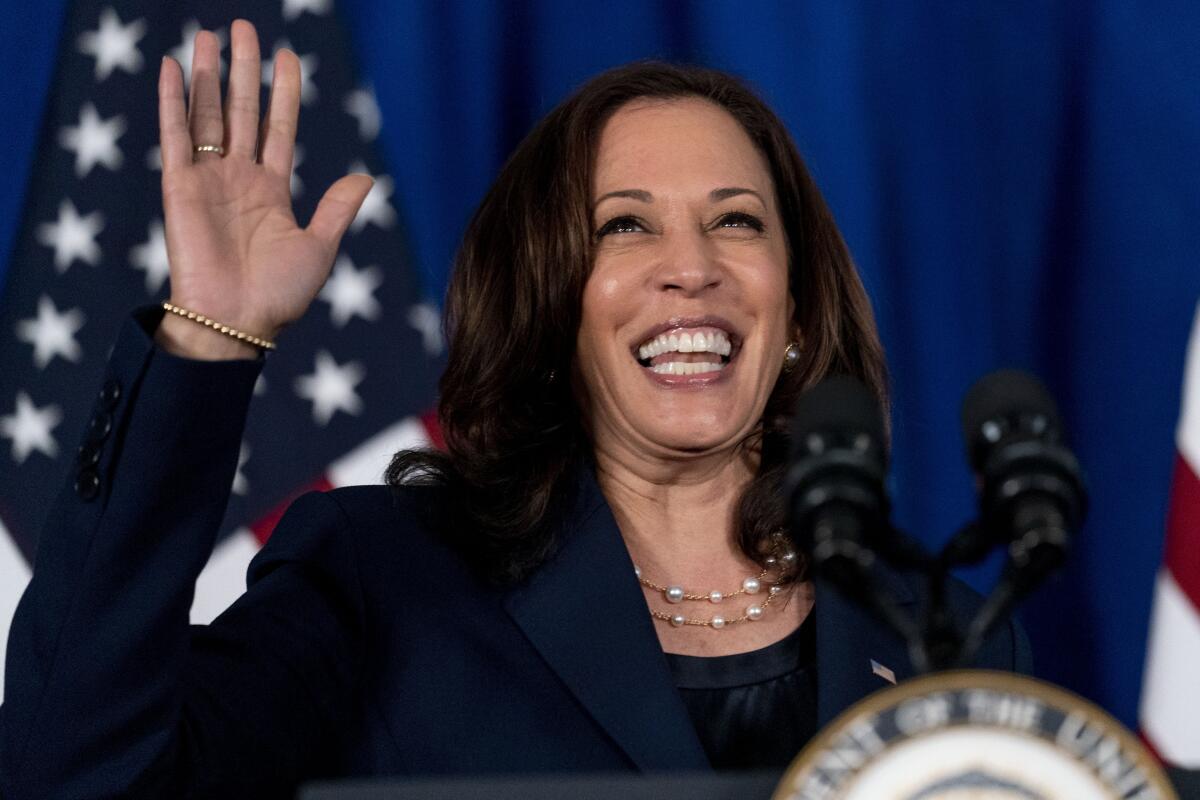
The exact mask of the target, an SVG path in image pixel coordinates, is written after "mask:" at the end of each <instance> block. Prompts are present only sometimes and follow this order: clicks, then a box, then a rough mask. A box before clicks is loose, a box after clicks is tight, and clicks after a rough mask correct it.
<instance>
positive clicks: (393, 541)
mask: <svg viewBox="0 0 1200 800" xmlns="http://www.w3.org/2000/svg"><path fill="white" fill-rule="evenodd" d="M159 313H160V312H159ZM158 319H159V314H158V313H155V312H143V313H141V314H140V316H139V317H138V318H137V320H136V321H133V320H131V321H130V323H128V324H127V325H126V327H125V329H124V330H123V331H122V333H121V336H120V337H119V339H118V342H117V345H116V347H115V348H114V350H113V353H112V356H111V358H110V361H109V367H108V375H107V376H106V381H105V386H104V389H103V391H102V392H101V395H100V397H99V399H98V400H97V405H96V412H95V418H94V420H93V424H92V425H90V426H89V430H88V434H87V435H86V436H85V439H84V444H83V448H84V454H85V456H87V457H85V458H82V459H81V461H80V467H79V469H78V472H77V473H76V474H75V475H73V476H71V480H70V481H69V482H68V485H67V486H66V487H64V490H63V492H62V494H61V495H60V496H59V498H58V500H57V502H56V504H55V506H54V508H53V510H52V512H51V514H50V518H49V522H48V524H47V527H46V529H45V532H44V534H43V537H42V540H41V542H40V545H39V551H38V556H37V560H36V565H35V569H34V574H33V579H32V581H31V582H30V584H29V587H28V589H27V590H26V592H25V595H24V597H23V598H22V600H21V603H20V606H19V608H18V610H17V614H16V617H15V618H14V620H13V625H12V630H11V634H10V638H9V644H8V662H7V675H6V687H5V697H4V703H3V705H2V706H0V795H2V796H3V797H5V798H9V800H15V798H26V797H30V798H32V797H118V796H119V797H130V796H148V797H158V796H172V797H184V796H221V797H236V796H256V797H259V796H290V793H291V792H292V791H293V789H294V787H295V785H296V784H297V783H298V782H300V781H302V780H304V779H305V778H309V777H315V776H332V775H434V774H442V775H445V774H459V773H475V774H480V773H541V772H563V771H591V772H595V771H607V770H640V771H655V770H706V769H710V768H711V767H710V765H709V763H708V761H707V759H706V757H705V754H704V751H703V749H702V747H701V745H700V742H699V740H698V738H697V736H696V733H695V730H694V728H693V726H692V723H691V720H690V718H689V717H688V714H687V711H686V709H685V707H684V705H683V702H682V700H681V699H680V696H679V694H678V692H677V691H676V689H675V687H674V686H673V684H672V680H671V676H670V673H669V671H668V668H667V663H666V659H665V658H664V656H663V653H662V650H661V647H660V644H659V641H658V638H657V636H656V634H655V630H654V625H653V622H652V621H651V618H650V616H649V614H648V609H647V605H646V602H645V599H644V596H643V594H642V591H641V589H640V587H639V585H638V583H637V580H636V578H635V576H634V573H633V564H632V562H631V561H630V557H629V554H628V552H627V551H626V549H625V546H624V544H623V542H622V539H621V536H620V532H619V531H618V529H617V526H616V523H615V522H614V520H613V516H612V514H611V512H610V510H609V508H608V505H607V504H606V502H605V500H604V497H603V495H602V494H601V493H600V491H599V489H598V488H597V487H596V485H595V482H594V479H592V477H591V476H590V475H585V476H582V477H581V488H580V491H579V493H578V501H577V502H576V504H575V506H574V511H573V513H572V514H571V515H570V524H569V525H568V526H567V529H566V530H565V531H564V535H563V537H562V543H561V547H560V549H559V550H558V552H557V553H556V554H555V555H554V557H553V558H552V559H551V560H550V561H549V562H547V563H546V564H545V565H544V566H542V567H541V568H539V569H538V571H537V572H536V573H535V574H534V575H533V576H532V577H531V578H530V579H529V580H528V581H526V582H525V583H523V584H521V585H520V586H518V587H516V588H513V589H509V590H503V591H502V590H497V589H493V588H489V587H488V586H487V585H485V584H484V583H482V582H480V581H479V580H477V579H476V577H474V575H473V574H472V573H471V572H470V570H468V568H467V567H466V566H465V564H464V562H463V560H462V559H461V558H460V557H459V556H458V555H457V554H456V553H455V551H454V550H453V549H452V548H451V547H449V546H448V545H447V544H446V543H445V542H444V541H443V540H442V539H441V538H439V537H438V536H436V535H434V534H433V533H431V532H430V531H429V530H428V529H427V527H426V526H425V525H424V524H422V523H421V519H423V518H424V517H425V516H426V512H428V511H429V510H430V509H432V508H434V507H436V504H438V503H447V502H453V497H448V496H446V492H445V490H440V489H430V488H423V489H419V488H410V489H406V490H403V491H394V490H391V489H388V488H385V487H382V486H365V487H355V488H348V489H338V490H335V491H332V492H328V493H312V494H308V495H306V496H304V497H302V498H301V499H300V500H298V501H297V502H296V503H295V504H293V505H292V507H291V508H290V510H289V511H288V512H287V514H286V515H285V516H284V518H283V520H282V521H281V522H280V523H279V525H278V527H277V529H276V531H275V533H274V535H273V536H272V538H271V539H270V541H269V542H268V543H267V545H266V546H265V547H264V548H263V550H262V551H261V552H260V553H259V555H258V556H257V557H256V558H255V559H254V561H253V563H252V564H251V567H250V571H249V576H248V583H249V588H248V590H247V592H246V593H245V594H244V595H243V596H242V597H241V598H240V599H239V600H238V601H237V602H236V603H235V604H234V605H233V606H232V607H231V608H230V609H229V610H228V611H227V612H225V613H224V614H223V615H221V617H220V618H219V619H217V620H216V621H215V622H213V623H212V624H211V625H208V626H190V625H189V623H188V609H189V606H190V604H191V599H192V587H193V584H194V581H195V578H196V576H197V575H198V574H199V572H200V570H201V568H202V567H203V565H204V563H205V561H206V559H207V557H208V555H209V553H210V551H211V549H212V547H213V544H214V537H215V535H216V531H217V529H218V526H219V524H220V520H221V516H222V514H223V511H224V507H225V504H226V502H227V499H228V493H229V487H230V485H231V482H232V478H233V474H234V470H235V467H236V460H237V453H238V447H239V443H240V440H241V435H242V427H243V424H244V421H245V413H246V408H247V405H248V403H249V400H250V396H251V390H252V388H253V385H254V381H255V378H256V376H257V373H258V370H259V366H260V365H259V364H258V363H255V362H248V361H246V362H195V361H189V360H186V359H180V358H176V357H173V356H171V355H169V354H167V353H165V352H164V351H162V350H160V349H158V348H156V347H154V345H153V343H152V340H151V338H150V335H149V331H152V330H153V329H154V327H155V326H156V325H157V321H158ZM887 580H889V582H890V583H891V584H892V585H891V588H892V590H893V591H895V592H897V594H898V595H899V596H900V598H901V600H902V602H904V603H906V604H914V603H916V602H917V601H918V595H919V593H918V592H917V591H916V587H917V584H915V583H914V582H913V581H911V579H910V578H907V577H904V576H900V575H892V576H890V577H888V578H887ZM952 595H953V600H954V602H955V607H956V609H957V611H958V612H960V613H961V614H967V613H970V612H971V611H972V610H973V609H974V608H975V607H976V606H977V598H975V597H974V596H973V595H971V594H970V593H969V592H968V591H967V590H965V589H963V588H962V587H960V586H956V587H954V588H953V589H952ZM816 598H817V599H816V605H815V610H814V613H815V615H816V617H815V624H816V636H817V642H818V644H817V676H818V679H817V686H818V712H819V717H820V719H819V721H820V723H822V724H824V723H825V722H827V721H829V720H830V719H831V718H832V717H833V716H835V715H836V714H838V713H839V712H840V711H842V710H843V709H845V708H846V707H847V706H849V705H850V704H852V703H854V702H855V701H856V700H858V699H860V698H862V697H864V696H865V695H867V694H869V693H870V692H872V691H874V690H875V689H878V688H880V687H881V686H884V685H885V684H884V681H883V679H882V678H880V677H878V676H877V675H875V674H873V671H872V665H871V661H872V660H874V661H876V662H879V663H881V664H883V665H886V666H887V667H889V668H891V669H892V670H894V671H895V673H896V675H897V676H898V677H899V678H901V679H902V678H904V677H906V676H907V675H909V674H910V669H909V666H908V657H907V654H906V651H905V646H904V644H903V643H902V642H901V641H899V640H898V639H897V638H896V637H895V636H894V635H893V634H892V633H891V632H890V631H888V630H887V629H886V628H884V627H883V626H882V625H881V624H880V623H878V622H877V621H875V620H874V619H873V618H871V617H870V616H869V615H868V614H866V613H865V612H863V611H861V610H860V609H858V608H857V607H856V606H854V605H852V604H849V603H847V602H845V601H844V600H843V599H842V598H841V597H839V596H838V595H837V594H836V593H834V592H832V591H828V590H826V589H825V588H824V587H821V586H818V588H817V595H816ZM978 663H979V665H981V666H986V667H991V668H996V669H1006V670H1013V669H1016V670H1021V671H1027V670H1028V669H1029V650H1028V644H1027V642H1026V640H1025V639H1024V636H1023V634H1022V633H1021V632H1020V630H1019V628H1017V627H1016V626H1015V625H1011V624H1010V625H1006V626H1004V627H1002V628H1001V629H1000V630H999V631H998V633H997V634H996V635H994V636H993V637H992V638H991V639H990V640H989V641H988V643H987V646H986V647H985V648H984V650H983V651H982V652H981V653H980V656H979V659H978Z"/></svg>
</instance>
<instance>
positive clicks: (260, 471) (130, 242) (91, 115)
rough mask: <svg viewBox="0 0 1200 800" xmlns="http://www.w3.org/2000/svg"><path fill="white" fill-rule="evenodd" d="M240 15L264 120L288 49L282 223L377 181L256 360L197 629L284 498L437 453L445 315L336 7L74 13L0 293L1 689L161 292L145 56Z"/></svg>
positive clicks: (224, 34) (162, 7)
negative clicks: (100, 410)
mask: <svg viewBox="0 0 1200 800" xmlns="http://www.w3.org/2000/svg"><path fill="white" fill-rule="evenodd" d="M239 16H240V17H244V18H247V19H249V20H250V21H251V22H252V23H254V24H255V26H256V27H257V29H258V31H259V36H260V39H261V42H262V44H263V53H264V64H263V75H264V87H263V89H264V103H263V107H264V108H265V107H266V105H265V97H266V95H265V92H266V89H267V84H266V82H267V80H268V79H269V76H270V70H271V58H270V54H271V53H273V52H274V51H275V50H277V49H279V48H281V47H287V48H290V49H292V50H294V51H295V52H296V53H297V54H298V55H299V57H300V61H301V71H302V74H303V80H304V84H303V90H302V99H301V111H300V128H299V136H298V141H297V147H296V163H295V170H294V174H293V178H292V194H293V200H294V203H295V207H296V215H297V218H298V219H299V220H300V221H301V223H302V224H303V223H305V222H306V221H307V219H308V218H309V216H311V214H312V212H313V210H314V208H315V207H316V202H317V199H318V198H319V197H320V195H321V193H322V192H323V191H324V190H325V188H326V187H328V186H329V185H330V184H331V183H332V182H333V181H334V180H336V179H337V178H339V177H341V176H342V175H344V174H346V173H347V172H350V171H356V172H367V173H369V174H371V175H372V176H373V177H374V178H375V186H374V188H373V189H372V190H371V194H370V196H369V197H368V198H367V200H366V202H365V203H364V205H363V208H362V210H361V211H360V212H359V214H358V216H357V217H356V218H355V220H354V222H353V223H352V225H351V227H350V230H349V231H348V232H347V234H346V237H345V238H344V239H343V241H342V248H341V251H340V253H339V254H338V257H337V260H336V263H335V264H334V268H333V272H332V274H331V276H330V278H329V280H328V282H327V283H326V284H325V286H324V288H323V289H322V290H321V293H320V296H319V297H318V298H317V300H316V301H315V302H314V303H313V306H312V307H311V308H310V309H309V312H308V314H307V315H306V316H305V317H304V319H302V320H301V321H300V322H299V323H297V324H296V325H295V326H294V327H293V328H292V329H290V330H288V331H287V332H285V333H284V335H283V336H282V337H281V339H280V342H279V351H278V352H277V353H274V354H272V355H271V356H270V357H269V358H268V359H267V363H266V367H265V368H264V370H263V373H262V378H261V380H260V381H259V384H258V385H257V386H256V388H255V394H256V397H255V399H254V402H253V403H252V405H251V411H250V419H249V423H248V426H247V430H246V434H245V438H244V440H243V442H242V446H241V453H240V457H239V464H238V471H237V477H236V479H235V481H234V484H233V487H232V489H233V495H232V499H231V501H230V505H229V510H228V514H227V516H226V520H225V526H224V527H225V530H224V531H223V534H224V535H223V537H222V539H221V542H220V544H219V545H218V547H217V550H216V551H215V552H214V554H213V557H212V559H211V560H210V562H209V565H208V567H207V568H206V570H205V573H204V574H203V575H202V576H201V578H200V581H199V583H198V585H197V597H196V605H195V607H194V608H193V619H194V620H195V621H208V620H210V619H211V618H212V617H213V616H215V615H216V614H217V613H219V612H220V611H221V610H222V609H223V608H224V607H225V606H226V605H227V604H228V603H229V602H231V601H232V600H233V599H234V598H235V597H236V596H237V595H238V594H239V593H240V592H241V591H242V589H244V586H245V582H244V581H245V579H244V574H245V567H246V564H247V563H248V561H249V559H250V558H251V557H252V556H253V554H254V552H255V551H256V550H257V549H258V547H260V546H261V544H262V542H264V541H265V539H266V537H267V536H269V535H270V532H271V528H272V526H273V523H274V520H275V519H277V517H278V513H279V512H280V510H281V507H282V506H283V505H285V504H286V503H287V502H288V501H289V500H290V499H291V498H292V497H294V496H296V495H297V494H299V493H301V492H302V491H304V490H306V489H308V488H312V487H329V486H337V485H344V484H352V483H378V482H379V481H380V480H381V476H382V472H383V468H384V467H385V466H386V464H387V461H388V459H389V457H390V455H391V454H392V453H393V452H395V451H396V450H398V449H400V448H403V447H413V446H426V445H428V444H429V443H430V442H431V441H433V443H435V444H436V443H437V441H436V428H435V425H434V423H433V419H432V417H431V416H430V415H429V414H427V413H425V412H426V410H427V409H428V408H430V406H431V404H432V398H433V393H434V386H435V381H436V377H437V374H438V372H439V370H440V356H441V354H442V349H443V342H442V339H441V331H440V316H439V312H438V310H437V308H436V307H435V306H434V305H431V304H429V303H426V302H422V299H421V298H422V291H421V288H420V286H419V285H418V282H417V279H416V271H415V269H414V268H413V266H412V264H411V262H410V258H409V256H408V254H407V252H406V250H405V247H404V242H403V238H402V230H401V222H400V217H399V213H398V209H397V204H396V198H395V197H394V188H395V187H394V184H393V181H392V179H391V178H390V177H389V176H388V175H387V174H386V169H385V168H384V166H383V164H382V162H381V160H380V157H379V154H378V153H377V152H376V150H375V146H374V142H375V139H376V137H377V135H378V133H379V127H380V114H379V109H378V107H377V106H376V104H375V101H374V97H373V93H372V91H371V89H370V87H369V86H365V85H362V84H361V83H359V82H358V80H357V79H356V76H355V73H354V69H353V65H352V63H351V61H350V58H349V55H350V52H351V51H350V48H349V46H348V41H347V37H346V34H345V31H344V29H343V28H342V26H341V24H340V23H339V21H338V19H337V18H336V14H335V11H334V8H333V3H332V0H273V1H272V2H269V3H259V4H255V6H254V8H253V10H252V11H251V12H250V13H247V8H246V3H245V2H244V0H243V2H234V1H232V0H205V2H203V3H199V2H194V3H190V2H179V3H162V2H157V1H152V0H141V1H140V2H88V1H84V2H76V3H74V4H73V5H72V7H71V9H70V12H69V14H68V17H67V20H66V23H65V26H64V32H63V38H62V40H61V44H60V52H59V59H58V65H57V70H56V73H55V79H54V83H53V89H52V95H51V97H50V98H49V102H48V104H47V111H46V117H45V119H44V122H43V125H42V129H41V137H40V142H39V147H38V152H37V161H36V163H35V165H34V168H33V172H32V178H31V184H30V186H29V190H28V193H27V200H26V206H25V211H24V219H23V223H22V226H21V230H20V232H19V234H18V239H17V246H16V249H15V251H14V253H13V258H12V261H11V262H10V265H9V268H8V272H7V278H6V281H5V285H4V292H3V296H2V297H0V364H2V365H3V369H2V370H0V523H2V524H0V686H2V685H3V658H2V656H3V643H4V642H5V641H6V640H7V632H8V626H9V621H10V619H11V616H12V613H13V610H14V608H15V606H16V603H17V600H18V599H19V597H20V594H21V591H22V590H23V588H24V586H25V584H26V583H27V582H28V579H29V574H30V567H29V565H30V564H31V563H32V559H33V557H34V554H35V553H36V550H37V539H38V534H39V532H40V528H41V525H42V522H43V519H44V518H45V515H46V512H47V510H48V507H49V505H50V504H51V503H52V502H53V501H54V498H55V496H56V495H57V494H58V492H59V491H60V490H61V489H62V487H63V486H64V485H65V481H66V480H67V476H68V474H69V473H71V472H72V471H73V470H72V467H73V463H72V462H73V460H74V458H75V455H76V452H75V451H76V446H77V444H78V442H79V439H80V437H81V434H82V430H83V426H84V424H85V422H86V420H87V419H88V415H89V414H90V412H91V409H92V406H93V403H94V401H95V396H96V392H97V391H98V390H99V388H100V380H101V376H102V372H103V369H104V363H105V360H106V358H107V356H108V353H109V351H110V348H111V345H112V342H113V340H114V338H115V335H116V332H117V330H118V328H119V327H120V324H121V323H122V321H123V320H124V319H125V318H126V317H127V316H128V315H129V312H130V311H131V310H132V309H134V308H136V307H138V306H141V305H145V304H147V303H154V302H158V301H161V300H163V299H165V298H166V297H167V291H168V287H167V260H166V247H165V244H164V239H163V223H162V206H161V202H160V189H159V180H160V170H161V166H160V161H159V152H158V146H157V132H158V124H157V99H156V98H157V95H156V90H155V86H156V79H157V74H158V65H159V60H160V58H161V57H162V56H163V55H171V56H173V57H175V58H176V59H177V60H178V61H179V62H180V64H182V65H183V67H184V75H185V77H186V76H187V74H188V71H189V69H190V64H191V50H192V39H193V37H194V35H195V33H196V31H197V30H200V29H201V28H202V27H203V28H206V29H208V30H214V31H216V32H217V34H218V36H219V37H220V38H221V40H222V43H223V44H224V45H227V41H228V25H229V23H230V22H231V21H232V20H233V19H234V18H235V17H239ZM223 54H224V57H225V59H226V60H227V59H228V50H227V49H225V50H223ZM223 66H224V65H223ZM431 432H432V433H431ZM431 437H433V438H432V439H431Z"/></svg>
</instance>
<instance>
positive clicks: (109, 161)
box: [58, 103, 126, 178]
mask: <svg viewBox="0 0 1200 800" xmlns="http://www.w3.org/2000/svg"><path fill="white" fill-rule="evenodd" d="M125 128H126V125H125V118H124V117H123V116H121V115H120V114H117V115H116V116H114V117H111V118H109V119H100V114H99V113H97V111H96V107H95V106H94V105H92V104H91V103H87V104H86V105H84V106H83V108H81V109H80V110H79V124H78V125H76V126H70V125H68V126H66V127H64V128H63V129H62V130H61V131H59V134H58V143H59V144H61V145H62V146H63V147H65V148H66V149H68V150H70V151H71V152H73V153H74V154H75V175H76V176H78V177H79V178H86V177H87V175H88V173H89V172H91V171H92V167H94V166H96V165H97V164H103V165H104V166H106V167H108V168H109V169H111V170H114V171H116V170H118V169H120V168H121V162H122V161H123V160H124V158H123V156H122V155H121V149H120V148H119V147H117V139H120V138H121V136H122V134H124V133H125Z"/></svg>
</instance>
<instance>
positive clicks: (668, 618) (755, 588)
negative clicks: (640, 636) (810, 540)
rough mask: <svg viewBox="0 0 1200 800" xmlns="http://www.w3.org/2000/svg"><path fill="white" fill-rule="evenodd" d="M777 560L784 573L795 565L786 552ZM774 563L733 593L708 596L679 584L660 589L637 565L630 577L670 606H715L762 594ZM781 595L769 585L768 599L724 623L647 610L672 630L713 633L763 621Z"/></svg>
mask: <svg viewBox="0 0 1200 800" xmlns="http://www.w3.org/2000/svg"><path fill="white" fill-rule="evenodd" d="M778 560H779V561H782V562H783V563H784V564H785V565H786V566H785V569H786V568H787V567H790V566H791V564H792V563H794V562H795V560H796V554H795V553H793V552H791V551H790V550H789V551H788V552H786V553H784V554H783V555H782V556H780V557H779V559H778ZM775 563H776V559H775V558H774V557H773V556H772V557H770V558H768V559H767V564H768V567H767V569H764V570H763V571H762V572H760V573H758V575H751V576H749V577H747V578H746V579H745V580H743V581H742V586H741V588H740V589H737V590H735V591H732V592H721V591H718V590H716V589H714V590H712V591H711V592H707V593H704V594H695V593H690V592H687V591H685V590H684V588H683V587H682V586H679V585H678V584H672V585H669V586H662V585H660V584H657V583H654V582H653V581H650V580H647V579H646V578H643V577H642V570H641V568H640V567H638V566H637V565H636V564H635V565H634V567H633V574H634V575H636V576H637V579H638V583H640V584H641V585H642V586H645V587H646V588H647V589H651V590H653V591H656V592H661V593H662V596H663V599H665V600H666V601H667V602H668V603H671V604H672V605H674V604H677V603H682V602H684V601H685V600H687V601H692V602H696V601H703V600H707V601H708V602H710V603H714V604H715V603H720V602H722V601H724V600H726V599H728V598H731V597H737V596H738V595H740V594H745V595H752V594H758V593H759V592H760V591H762V588H763V579H764V578H766V576H767V573H768V572H769V571H770V567H772V566H774V565H775ZM783 591H784V588H783V587H782V586H779V585H777V584H774V583H773V584H771V585H770V586H769V587H768V589H767V597H766V599H764V600H763V602H762V603H751V604H750V605H748V606H746V610H745V612H744V613H743V614H742V615H741V616H740V617H734V618H732V619H726V618H725V617H724V616H723V615H721V614H714V615H713V616H712V617H710V618H708V619H693V618H691V617H686V616H684V615H683V614H668V613H666V612H665V611H657V610H655V609H653V608H652V609H650V616H651V617H653V618H654V619H658V620H662V621H663V622H669V623H670V624H671V625H672V626H673V627H676V628H682V627H683V626H684V625H698V626H703V627H707V628H712V629H714V630H720V629H722V628H724V627H726V626H727V625H737V624H739V623H742V622H753V621H755V620H759V619H762V616H763V613H764V612H765V611H766V609H767V606H769V605H771V601H772V600H774V599H775V598H776V597H778V596H779V595H780V594H782V593H783Z"/></svg>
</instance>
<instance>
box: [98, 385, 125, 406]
mask: <svg viewBox="0 0 1200 800" xmlns="http://www.w3.org/2000/svg"><path fill="white" fill-rule="evenodd" d="M120 399H121V382H120V381H118V380H117V379H116V378H109V379H108V380H107V381H105V382H104V387H103V388H102V389H101V390H100V405H101V406H103V407H104V410H105V411H112V410H113V407H114V406H115V405H116V404H117V401H118V400H120Z"/></svg>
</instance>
